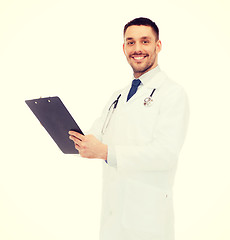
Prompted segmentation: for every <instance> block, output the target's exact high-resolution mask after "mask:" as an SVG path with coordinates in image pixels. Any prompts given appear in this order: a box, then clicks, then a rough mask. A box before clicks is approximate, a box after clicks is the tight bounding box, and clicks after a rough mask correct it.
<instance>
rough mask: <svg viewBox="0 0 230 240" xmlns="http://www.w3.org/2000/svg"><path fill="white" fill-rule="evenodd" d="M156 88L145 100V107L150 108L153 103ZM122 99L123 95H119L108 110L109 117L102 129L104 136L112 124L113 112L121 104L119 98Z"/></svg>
mask: <svg viewBox="0 0 230 240" xmlns="http://www.w3.org/2000/svg"><path fill="white" fill-rule="evenodd" d="M155 90H156V89H155V88H154V89H153V91H152V92H151V94H150V95H149V97H147V98H145V100H144V106H150V105H151V103H152V102H153V99H152V96H153V94H154V92H155ZM120 97H121V94H119V95H118V97H117V99H116V100H115V101H114V102H113V103H112V104H111V105H110V107H109V109H108V113H107V116H106V119H105V122H104V124H103V127H102V130H101V132H102V134H104V133H105V130H106V129H107V127H108V126H109V123H110V120H111V118H112V115H113V112H114V111H115V109H116V108H117V104H118V102H119V98H120ZM112 107H113V109H112V111H111V108H112Z"/></svg>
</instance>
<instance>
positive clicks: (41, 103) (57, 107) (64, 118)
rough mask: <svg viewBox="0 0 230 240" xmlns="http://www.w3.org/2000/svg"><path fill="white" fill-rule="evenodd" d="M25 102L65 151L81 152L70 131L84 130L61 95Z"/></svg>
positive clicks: (67, 152)
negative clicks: (75, 144) (70, 137)
mask: <svg viewBox="0 0 230 240" xmlns="http://www.w3.org/2000/svg"><path fill="white" fill-rule="evenodd" d="M25 102H26V104H27V105H28V107H29V108H30V109H31V111H32V112H33V113H34V115H35V116H36V117H37V119H38V120H39V121H40V123H41V124H42V126H43V127H44V128H45V129H46V131H47V132H48V133H49V135H50V136H51V137H52V139H53V140H54V142H55V143H56V144H57V145H58V147H59V148H60V150H61V151H62V152H63V153H65V154H78V153H79V152H78V150H77V149H75V147H74V143H73V141H72V140H70V139H69V134H68V132H69V131H70V130H72V131H76V132H79V133H81V134H83V132H82V131H81V129H80V127H79V126H78V125H77V123H76V122H75V120H74V119H73V117H72V116H71V115H70V113H69V111H68V110H67V108H66V107H65V105H64V104H63V103H62V101H61V99H60V98H59V97H48V98H38V99H32V100H26V101H25ZM83 135H84V134H83Z"/></svg>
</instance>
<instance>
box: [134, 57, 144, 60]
mask: <svg viewBox="0 0 230 240" xmlns="http://www.w3.org/2000/svg"><path fill="white" fill-rule="evenodd" d="M134 59H136V60H141V59H144V57H134Z"/></svg>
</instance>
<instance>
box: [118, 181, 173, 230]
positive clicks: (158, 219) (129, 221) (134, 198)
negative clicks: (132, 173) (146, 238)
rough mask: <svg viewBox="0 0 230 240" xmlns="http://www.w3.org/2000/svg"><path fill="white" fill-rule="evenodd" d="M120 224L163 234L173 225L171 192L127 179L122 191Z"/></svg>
mask: <svg viewBox="0 0 230 240" xmlns="http://www.w3.org/2000/svg"><path fill="white" fill-rule="evenodd" d="M124 194H125V195H124V205H123V206H124V208H123V214H122V225H123V227H124V228H126V229H135V230H139V231H144V232H151V233H154V234H156V235H158V234H159V235H162V234H163V235H164V233H165V232H166V231H170V230H171V228H172V225H173V207H172V196H171V192H168V191H166V190H162V189H158V188H155V187H154V186H151V185H147V184H143V183H140V182H137V181H131V180H129V181H128V182H127V184H126V189H125V193H124Z"/></svg>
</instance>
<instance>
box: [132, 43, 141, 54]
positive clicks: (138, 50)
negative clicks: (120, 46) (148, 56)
mask: <svg viewBox="0 0 230 240" xmlns="http://www.w3.org/2000/svg"><path fill="white" fill-rule="evenodd" d="M133 50H134V51H135V52H136V53H141V52H142V45H141V43H139V42H136V44H135V45H134V49H133Z"/></svg>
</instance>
